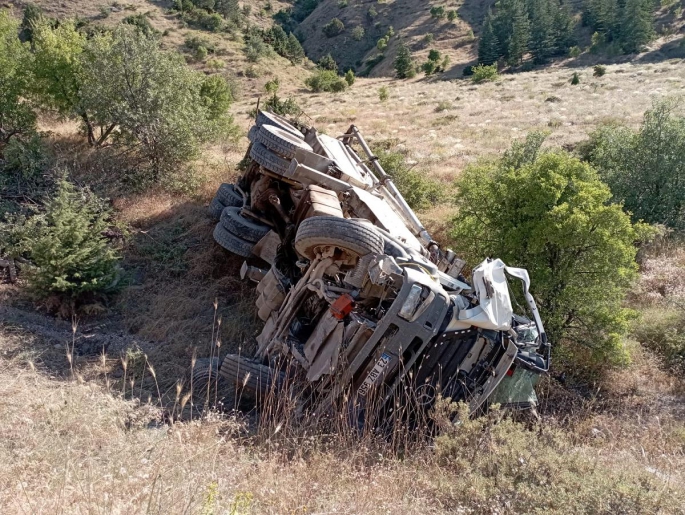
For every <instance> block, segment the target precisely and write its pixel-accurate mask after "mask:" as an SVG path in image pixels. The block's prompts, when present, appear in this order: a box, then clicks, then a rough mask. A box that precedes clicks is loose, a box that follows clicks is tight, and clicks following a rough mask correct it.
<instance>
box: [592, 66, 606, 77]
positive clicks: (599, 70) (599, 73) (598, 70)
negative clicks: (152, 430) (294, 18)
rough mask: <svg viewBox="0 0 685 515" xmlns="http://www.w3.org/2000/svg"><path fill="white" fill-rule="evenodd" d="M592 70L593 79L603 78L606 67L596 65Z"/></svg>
mask: <svg viewBox="0 0 685 515" xmlns="http://www.w3.org/2000/svg"><path fill="white" fill-rule="evenodd" d="M592 70H593V72H592V75H593V76H594V77H603V76H604V74H605V73H606V72H607V67H606V66H602V65H601V64H597V65H595V66H594V68H593V69H592Z"/></svg>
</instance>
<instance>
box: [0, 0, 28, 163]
mask: <svg viewBox="0 0 685 515" xmlns="http://www.w3.org/2000/svg"><path fill="white" fill-rule="evenodd" d="M18 32H19V22H18V21H17V20H15V19H14V18H13V17H12V16H10V14H9V12H8V11H6V10H2V11H0V156H2V146H3V145H4V144H6V143H8V142H9V141H10V140H11V139H12V138H13V137H18V136H22V135H30V134H32V133H33V132H34V131H35V128H36V115H35V113H34V111H33V108H32V106H31V104H30V103H29V102H28V101H27V97H28V96H29V93H30V92H29V86H30V85H31V75H30V72H31V65H32V62H33V56H32V54H31V52H30V51H29V46H28V45H27V44H22V43H21V42H20V41H19V38H18V37H17V34H18Z"/></svg>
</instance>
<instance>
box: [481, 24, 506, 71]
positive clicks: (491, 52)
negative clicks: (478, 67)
mask: <svg viewBox="0 0 685 515" xmlns="http://www.w3.org/2000/svg"><path fill="white" fill-rule="evenodd" d="M501 55H502V54H501V50H500V42H499V40H498V39H497V35H496V34H495V30H494V28H493V26H492V11H490V10H488V14H487V16H486V17H485V23H484V24H483V31H482V33H481V36H480V41H478V64H485V65H490V64H493V63H496V62H497V60H498V59H499V58H500V56H501Z"/></svg>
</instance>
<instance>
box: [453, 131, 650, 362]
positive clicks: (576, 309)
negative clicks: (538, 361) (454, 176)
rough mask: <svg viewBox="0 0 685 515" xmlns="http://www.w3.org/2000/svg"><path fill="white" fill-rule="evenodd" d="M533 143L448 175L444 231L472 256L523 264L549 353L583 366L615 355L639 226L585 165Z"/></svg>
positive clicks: (624, 325)
mask: <svg viewBox="0 0 685 515" xmlns="http://www.w3.org/2000/svg"><path fill="white" fill-rule="evenodd" d="M539 141H540V142H541V140H539ZM527 147H528V148H527ZM538 150H539V143H538V144H532V145H519V146H518V147H517V148H515V149H513V151H510V152H509V153H508V154H507V156H505V158H504V159H502V160H501V161H499V162H494V163H487V164H480V165H476V166H473V167H470V168H468V169H467V170H466V171H465V172H464V173H463V175H462V176H461V177H460V178H459V180H458V181H457V186H458V193H457V197H456V202H457V205H458V207H459V212H458V214H457V216H456V217H455V218H454V220H453V221H452V232H451V235H452V237H453V239H454V242H455V245H456V246H457V248H459V250H460V251H462V252H463V253H464V254H465V255H466V256H467V257H468V258H469V259H470V260H471V261H472V262H473V263H476V262H478V260H481V259H483V258H484V257H486V256H491V257H499V258H501V259H503V260H504V261H505V262H506V263H507V264H509V265H512V266H521V267H525V268H527V269H528V271H529V273H530V275H531V281H532V293H533V295H534V296H535V298H536V299H537V302H538V306H539V309H540V312H541V314H542V316H543V320H544V322H545V327H546V329H547V331H548V334H549V336H550V338H551V340H552V341H553V342H554V343H555V344H556V348H557V352H558V354H557V356H560V355H564V356H565V358H568V359H570V360H571V362H572V363H574V364H579V363H580V362H581V361H582V363H583V364H585V365H590V366H592V367H600V366H602V365H604V364H616V363H620V362H622V361H623V360H625V359H626V355H625V353H624V350H623V345H622V337H623V335H624V334H625V333H626V331H627V329H628V321H629V319H630V312H629V311H628V310H626V309H625V308H624V307H623V304H622V302H623V299H624V296H625V293H626V292H627V289H628V288H629V287H630V285H631V283H632V281H633V280H634V279H635V277H636V273H637V265H636V263H635V254H636V248H635V246H634V242H635V241H636V240H638V239H640V238H641V237H646V235H647V232H648V231H647V229H646V228H645V226H643V225H640V224H638V225H633V224H632V223H631V221H630V217H629V216H628V215H627V214H626V213H624V212H623V210H622V209H621V206H620V205H618V204H612V203H611V202H610V199H611V192H610V191H609V188H608V187H607V186H606V185H605V184H604V183H602V182H601V181H600V179H599V176H598V175H597V172H596V171H595V170H594V169H593V168H592V167H591V166H590V165H588V164H587V163H583V162H581V161H580V160H578V159H576V158H574V157H572V156H571V155H569V154H567V153H562V152H559V153H542V154H539V153H538ZM523 153H528V155H529V157H526V156H524V155H522V154H523ZM577 344H583V345H577ZM588 348H589V349H590V352H585V349H588ZM581 357H582V359H581Z"/></svg>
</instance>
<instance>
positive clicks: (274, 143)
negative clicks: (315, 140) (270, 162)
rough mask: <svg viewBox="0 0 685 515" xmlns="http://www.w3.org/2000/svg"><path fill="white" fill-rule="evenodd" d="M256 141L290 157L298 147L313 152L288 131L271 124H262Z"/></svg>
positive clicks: (293, 155) (307, 145)
mask: <svg viewBox="0 0 685 515" xmlns="http://www.w3.org/2000/svg"><path fill="white" fill-rule="evenodd" d="M257 141H259V142H260V143H261V144H262V145H264V146H265V147H267V148H268V149H271V150H273V151H274V152H276V153H277V154H279V155H281V156H283V157H286V158H288V159H292V158H293V157H295V152H297V150H298V149H304V150H307V151H308V152H313V151H314V149H313V148H312V147H311V146H309V144H308V143H305V142H304V141H302V140H301V139H300V138H298V137H297V136H294V135H293V134H292V133H290V132H289V131H284V130H283V129H281V128H279V127H275V126H273V125H262V126H261V128H260V129H259V132H258V133H257Z"/></svg>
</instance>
